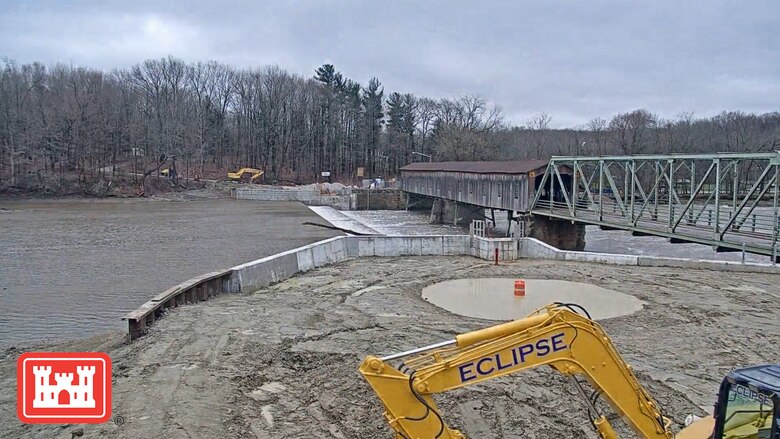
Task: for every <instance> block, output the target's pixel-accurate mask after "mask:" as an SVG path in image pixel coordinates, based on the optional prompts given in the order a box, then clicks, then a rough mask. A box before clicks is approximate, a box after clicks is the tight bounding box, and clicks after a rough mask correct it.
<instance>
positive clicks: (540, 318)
mask: <svg viewBox="0 0 780 439" xmlns="http://www.w3.org/2000/svg"><path fill="white" fill-rule="evenodd" d="M583 311H584V310H583ZM401 358H403V359H404V362H403V363H402V364H401V366H400V367H399V368H396V367H394V366H392V365H391V363H390V362H392V361H394V360H400V359H401ZM542 365H548V366H551V367H552V368H553V369H555V370H557V371H558V372H560V373H562V374H563V375H566V376H568V377H570V379H571V380H572V382H573V383H574V384H575V386H576V387H577V389H578V390H579V391H580V393H582V395H583V397H584V399H585V401H586V404H587V406H588V412H589V413H590V415H591V422H593V424H594V427H595V428H596V430H597V431H598V432H599V434H600V435H601V437H603V438H617V435H616V434H615V432H614V430H613V429H612V427H611V426H610V425H609V422H608V421H607V419H606V417H604V416H603V415H599V414H598V413H597V409H596V407H595V405H594V404H593V403H592V402H591V401H590V399H589V398H587V395H586V394H585V391H584V389H583V388H582V386H581V383H580V381H579V380H578V377H583V378H584V379H585V380H587V381H588V382H589V383H590V385H591V386H592V387H593V388H594V389H596V390H597V391H598V392H600V394H601V395H602V396H603V397H604V399H605V400H606V401H607V402H608V403H609V404H610V406H612V408H613V409H614V410H615V411H616V412H617V413H618V414H619V415H621V416H622V417H623V419H625V420H626V422H627V423H628V425H630V426H631V427H632V428H633V429H634V431H636V433H637V434H638V435H639V436H640V437H643V438H653V439H656V438H658V439H661V438H663V439H671V438H672V437H673V436H672V433H671V430H670V428H669V421H668V420H667V419H665V418H664V417H663V416H662V414H661V412H660V409H659V406H658V404H657V403H656V402H655V401H654V400H653V398H652V397H651V396H650V395H649V394H648V392H647V391H646V390H645V389H644V388H643V387H642V385H641V384H640V383H639V381H638V380H637V378H636V376H634V374H633V372H632V371H631V368H630V367H629V366H628V365H627V364H626V363H625V361H623V359H622V358H621V357H620V354H619V353H618V352H617V350H616V349H615V347H614V345H613V344H612V341H611V340H610V338H609V337H608V336H607V334H606V333H605V332H604V331H603V330H602V329H601V327H600V326H599V325H598V323H596V322H595V321H593V320H591V319H590V318H589V317H585V316H583V315H580V314H578V313H577V312H575V311H574V307H573V306H572V305H564V304H556V305H550V306H548V307H546V308H543V309H540V310H538V311H537V312H536V313H534V314H533V315H531V316H530V317H527V318H525V319H522V320H515V321H512V322H507V323H504V324H500V325H497V326H493V327H489V328H485V329H482V330H478V331H474V332H470V333H466V334H461V335H458V336H457V337H456V338H455V340H453V341H449V342H444V343H439V344H436V345H433V346H428V347H426V348H421V349H416V350H414V351H409V352H404V353H400V354H395V355H390V356H387V357H383V358H377V357H371V356H370V357H368V358H366V359H365V360H364V361H363V363H362V364H361V366H360V373H361V374H362V375H363V376H364V377H365V379H366V380H367V381H368V382H369V384H370V385H371V387H372V388H373V389H374V391H375V392H376V393H377V395H378V396H379V399H380V400H381V401H382V403H383V404H384V406H385V418H386V419H387V421H388V423H389V424H390V426H391V427H392V428H393V429H394V430H395V431H396V434H397V436H396V437H397V438H399V439H401V438H404V439H431V438H436V439H439V438H441V439H462V438H465V436H464V435H463V433H461V432H460V431H458V430H454V429H452V428H450V427H449V426H447V425H446V423H445V422H444V420H443V419H442V417H441V415H440V414H439V411H438V409H437V408H436V404H435V402H434V401H433V398H432V395H434V394H437V393H442V392H446V391H448V390H451V389H457V388H460V387H464V386H468V385H471V384H476V383H479V382H482V381H485V380H489V379H492V378H496V377H499V376H503V375H507V374H511V373H514V372H519V371H522V370H526V369H530V368H533V367H537V366H542Z"/></svg>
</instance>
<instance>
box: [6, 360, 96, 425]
mask: <svg viewBox="0 0 780 439" xmlns="http://www.w3.org/2000/svg"><path fill="white" fill-rule="evenodd" d="M16 385H17V402H16V404H17V406H16V414H17V415H18V416H19V419H20V420H21V421H22V422H27V423H38V424H43V423H47V424H49V423H56V424H80V423H91V424H96V423H101V422H105V421H107V420H108V419H109V418H110V417H111V358H109V357H108V355H106V354H104V353H102V352H27V353H25V354H22V356H20V357H19V360H17V362H16Z"/></svg>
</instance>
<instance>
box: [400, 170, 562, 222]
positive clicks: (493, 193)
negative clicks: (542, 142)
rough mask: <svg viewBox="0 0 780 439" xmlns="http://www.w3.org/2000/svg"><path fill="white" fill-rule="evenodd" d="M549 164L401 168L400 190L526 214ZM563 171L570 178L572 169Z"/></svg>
mask: <svg viewBox="0 0 780 439" xmlns="http://www.w3.org/2000/svg"><path fill="white" fill-rule="evenodd" d="M547 163H548V162H547V160H526V161H506V162H438V163H412V164H410V165H407V166H404V167H403V168H401V178H402V182H401V189H402V190H403V191H404V192H407V193H410V194H416V195H423V196H428V197H432V198H441V199H445V200H452V201H456V202H458V203H463V204H469V205H472V206H479V207H482V208H486V209H498V210H506V211H513V212H523V213H525V212H528V210H529V208H530V205H531V202H532V201H533V197H534V194H535V191H536V186H537V184H539V183H541V180H542V177H543V176H544V172H545V170H546V168H547ZM560 171H561V173H562V174H563V175H565V176H568V175H570V174H571V172H570V169H569V168H562V169H561V170H560ZM566 183H567V181H566V179H564V184H566ZM556 189H557V187H556Z"/></svg>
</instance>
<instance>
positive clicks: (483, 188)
mask: <svg viewBox="0 0 780 439" xmlns="http://www.w3.org/2000/svg"><path fill="white" fill-rule="evenodd" d="M487 187H488V184H487V182H484V183H482V196H483V197H486V196H487Z"/></svg>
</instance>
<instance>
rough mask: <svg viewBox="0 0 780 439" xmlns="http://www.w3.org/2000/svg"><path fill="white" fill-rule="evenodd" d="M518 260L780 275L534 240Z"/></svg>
mask: <svg viewBox="0 0 780 439" xmlns="http://www.w3.org/2000/svg"><path fill="white" fill-rule="evenodd" d="M518 257H520V258H531V259H553V260H556V261H571V262H592V263H597V264H612V265H633V266H639V267H677V268H690V269H695V270H715V271H734V272H747V273H775V274H778V273H780V268H778V267H776V266H773V265H771V264H755V263H745V264H742V263H739V262H729V261H712V260H704V259H683V258H666V257H660V256H633V255H619V254H612V253H589V252H573V251H566V250H558V249H557V248H555V247H553V246H551V245H548V244H545V243H544V242H541V241H539V240H538V239H534V238H522V239H520V240H519V242H518Z"/></svg>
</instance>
